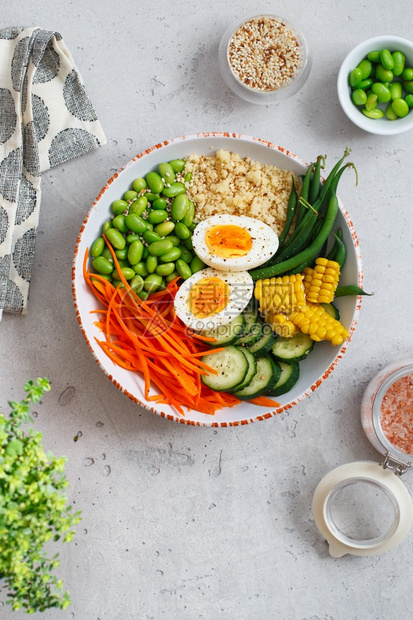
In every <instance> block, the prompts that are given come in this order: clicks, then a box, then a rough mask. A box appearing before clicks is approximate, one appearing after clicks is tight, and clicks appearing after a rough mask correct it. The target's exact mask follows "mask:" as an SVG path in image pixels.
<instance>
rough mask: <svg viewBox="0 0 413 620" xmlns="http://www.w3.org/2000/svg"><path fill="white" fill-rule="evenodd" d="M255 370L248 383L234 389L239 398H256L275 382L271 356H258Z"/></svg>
mask: <svg viewBox="0 0 413 620" xmlns="http://www.w3.org/2000/svg"><path fill="white" fill-rule="evenodd" d="M256 363H257V370H256V373H255V375H254V377H253V378H252V381H251V383H250V384H249V385H247V386H246V387H244V388H242V389H241V390H235V391H234V392H233V393H234V396H236V397H237V398H239V399H240V400H251V399H252V398H258V396H260V395H261V394H262V393H263V392H264V390H266V389H270V388H271V387H272V386H273V385H274V384H275V380H274V379H275V373H276V372H277V370H276V368H275V364H274V362H273V360H272V359H271V357H269V356H266V357H259V358H258V359H257V360H256Z"/></svg>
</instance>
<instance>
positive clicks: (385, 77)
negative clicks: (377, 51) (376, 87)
mask: <svg viewBox="0 0 413 620" xmlns="http://www.w3.org/2000/svg"><path fill="white" fill-rule="evenodd" d="M393 77H394V76H393V71H390V69H385V67H383V65H382V64H379V65H377V67H376V78H377V79H378V80H380V82H391V81H392V80H393Z"/></svg>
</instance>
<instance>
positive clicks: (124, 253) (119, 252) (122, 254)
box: [115, 246, 128, 260]
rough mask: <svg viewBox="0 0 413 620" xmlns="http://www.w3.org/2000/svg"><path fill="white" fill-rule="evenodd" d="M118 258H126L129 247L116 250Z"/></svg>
mask: <svg viewBox="0 0 413 620" xmlns="http://www.w3.org/2000/svg"><path fill="white" fill-rule="evenodd" d="M115 254H116V258H117V259H118V260H125V259H126V258H127V257H128V248H127V247H126V246H125V247H124V248H123V249H122V250H115Z"/></svg>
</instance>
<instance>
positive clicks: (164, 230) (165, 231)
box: [154, 220, 175, 237]
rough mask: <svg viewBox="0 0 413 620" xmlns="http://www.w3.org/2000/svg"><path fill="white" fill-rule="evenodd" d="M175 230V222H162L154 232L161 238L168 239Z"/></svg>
mask: <svg viewBox="0 0 413 620" xmlns="http://www.w3.org/2000/svg"><path fill="white" fill-rule="evenodd" d="M174 228H175V224H174V222H171V221H170V220H169V221H168V222H162V223H161V224H158V225H157V226H155V228H154V232H155V233H156V234H158V235H160V236H161V237H167V236H168V235H169V234H170V233H171V232H172V231H173V229H174Z"/></svg>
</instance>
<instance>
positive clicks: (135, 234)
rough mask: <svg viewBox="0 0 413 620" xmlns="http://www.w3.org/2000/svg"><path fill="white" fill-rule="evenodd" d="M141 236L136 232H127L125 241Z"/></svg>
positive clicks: (129, 241)
mask: <svg viewBox="0 0 413 620" xmlns="http://www.w3.org/2000/svg"><path fill="white" fill-rule="evenodd" d="M140 238H141V236H140V235H138V233H129V235H126V243H132V242H133V241H137V240H140Z"/></svg>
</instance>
